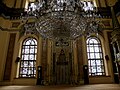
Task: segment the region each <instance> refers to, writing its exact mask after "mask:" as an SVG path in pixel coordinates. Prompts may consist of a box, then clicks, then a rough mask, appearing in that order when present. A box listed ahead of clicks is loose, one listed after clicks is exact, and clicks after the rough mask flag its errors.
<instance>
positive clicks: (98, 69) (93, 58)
mask: <svg viewBox="0 0 120 90" xmlns="http://www.w3.org/2000/svg"><path fill="white" fill-rule="evenodd" d="M87 55H88V66H89V75H90V76H95V75H105V70H104V60H103V52H102V46H101V42H100V40H99V39H98V38H97V37H90V38H88V39H87Z"/></svg>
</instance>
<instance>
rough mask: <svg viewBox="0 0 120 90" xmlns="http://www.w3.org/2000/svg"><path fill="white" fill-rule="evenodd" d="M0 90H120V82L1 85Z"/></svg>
mask: <svg viewBox="0 0 120 90" xmlns="http://www.w3.org/2000/svg"><path fill="white" fill-rule="evenodd" d="M0 90H120V84H93V85H81V86H67V85H59V86H16V85H13V86H0Z"/></svg>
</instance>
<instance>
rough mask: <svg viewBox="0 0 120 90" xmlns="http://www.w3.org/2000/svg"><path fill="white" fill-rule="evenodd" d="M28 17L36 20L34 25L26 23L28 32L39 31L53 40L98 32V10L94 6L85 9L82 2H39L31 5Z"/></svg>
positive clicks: (42, 0) (79, 0) (65, 0)
mask: <svg viewBox="0 0 120 90" xmlns="http://www.w3.org/2000/svg"><path fill="white" fill-rule="evenodd" d="M26 17H27V19H29V18H31V17H32V18H34V19H35V20H34V22H33V23H34V24H33V25H30V23H29V22H26V23H25V25H24V27H25V29H26V30H32V31H35V30H37V32H39V33H40V35H41V36H42V37H45V38H49V39H52V40H60V39H66V40H71V39H76V38H77V37H80V36H82V35H90V34H91V33H97V32H98V23H99V21H98V20H96V17H97V18H98V17H99V16H98V15H97V14H96V10H94V7H93V6H91V7H88V8H85V6H84V4H83V2H82V1H81V0H38V1H36V2H34V3H32V4H31V5H29V8H28V10H27V14H26Z"/></svg>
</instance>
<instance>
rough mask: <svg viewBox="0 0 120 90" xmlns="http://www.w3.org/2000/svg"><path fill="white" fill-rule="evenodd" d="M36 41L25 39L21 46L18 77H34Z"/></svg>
mask: <svg viewBox="0 0 120 90" xmlns="http://www.w3.org/2000/svg"><path fill="white" fill-rule="evenodd" d="M36 55H37V41H36V39H34V38H27V39H25V40H24V42H23V44H22V51H21V61H20V72H19V76H20V77H35V75H36Z"/></svg>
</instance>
